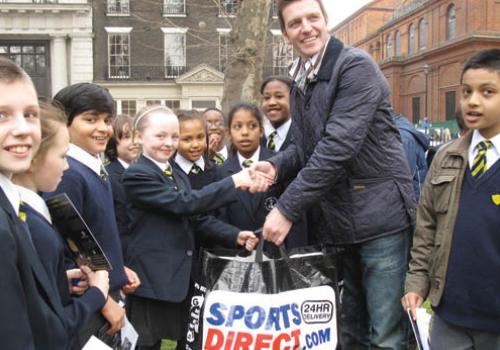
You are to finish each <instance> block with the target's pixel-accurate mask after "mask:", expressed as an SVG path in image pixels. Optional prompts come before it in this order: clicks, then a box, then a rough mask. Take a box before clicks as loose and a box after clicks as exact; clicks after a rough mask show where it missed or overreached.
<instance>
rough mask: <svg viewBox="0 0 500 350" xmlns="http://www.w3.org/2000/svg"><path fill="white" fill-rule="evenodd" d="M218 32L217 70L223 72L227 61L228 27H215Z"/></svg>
mask: <svg viewBox="0 0 500 350" xmlns="http://www.w3.org/2000/svg"><path fill="white" fill-rule="evenodd" d="M217 31H218V32H219V70H220V71H221V72H224V71H225V70H226V67H227V65H228V63H229V46H230V37H229V31H230V29H227V30H226V29H217Z"/></svg>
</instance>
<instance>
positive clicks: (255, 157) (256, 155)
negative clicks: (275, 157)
mask: <svg viewBox="0 0 500 350" xmlns="http://www.w3.org/2000/svg"><path fill="white" fill-rule="evenodd" d="M259 154H260V146H259V147H258V148H257V150H256V151H255V152H254V153H253V154H252V156H251V157H250V158H245V157H243V156H242V155H241V154H240V152H237V153H236V155H237V156H238V163H239V164H240V167H241V168H242V169H245V167H244V166H243V162H244V161H245V160H251V161H252V162H253V164H255V163H257V162H258V161H259Z"/></svg>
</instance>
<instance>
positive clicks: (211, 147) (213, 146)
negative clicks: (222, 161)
mask: <svg viewBox="0 0 500 350" xmlns="http://www.w3.org/2000/svg"><path fill="white" fill-rule="evenodd" d="M220 141H221V137H220V135H219V134H210V135H209V136H208V158H209V159H212V158H213V156H214V155H215V153H217V150H218V149H219V144H220Z"/></svg>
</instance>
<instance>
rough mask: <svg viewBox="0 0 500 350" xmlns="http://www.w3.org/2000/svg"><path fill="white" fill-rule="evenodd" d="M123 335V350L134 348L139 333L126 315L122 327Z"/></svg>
mask: <svg viewBox="0 0 500 350" xmlns="http://www.w3.org/2000/svg"><path fill="white" fill-rule="evenodd" d="M121 337H122V349H123V350H133V349H135V346H136V344H137V339H138V338H139V334H137V331H136V330H135V328H134V326H133V325H132V323H130V321H129V320H128V319H127V316H125V325H124V326H123V328H122V329H121Z"/></svg>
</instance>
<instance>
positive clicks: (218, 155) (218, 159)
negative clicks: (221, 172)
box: [214, 153, 226, 165]
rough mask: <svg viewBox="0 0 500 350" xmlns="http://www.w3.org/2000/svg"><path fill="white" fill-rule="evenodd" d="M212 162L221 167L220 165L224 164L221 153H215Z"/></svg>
mask: <svg viewBox="0 0 500 350" xmlns="http://www.w3.org/2000/svg"><path fill="white" fill-rule="evenodd" d="M214 160H215V163H216V164H217V165H222V163H224V161H225V160H226V158H224V156H223V155H222V154H221V153H215V155H214Z"/></svg>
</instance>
